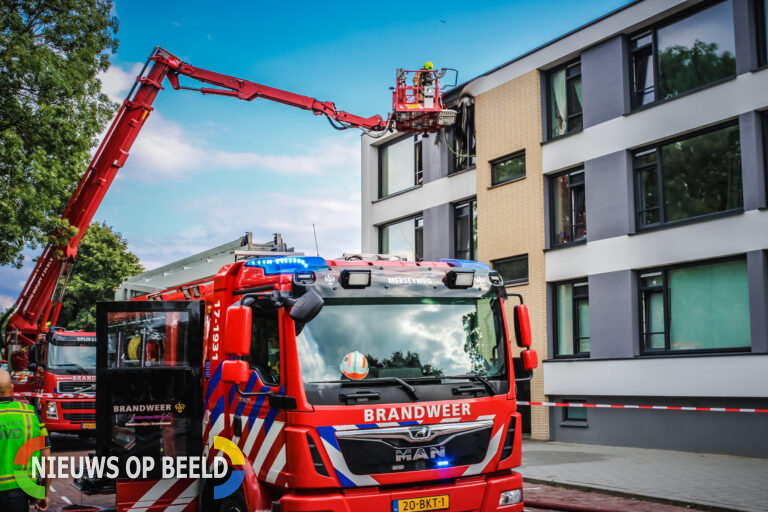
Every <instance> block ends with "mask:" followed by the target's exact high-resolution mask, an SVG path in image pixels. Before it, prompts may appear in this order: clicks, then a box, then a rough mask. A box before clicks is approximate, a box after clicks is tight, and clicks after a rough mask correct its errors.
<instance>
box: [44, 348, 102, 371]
mask: <svg viewBox="0 0 768 512" xmlns="http://www.w3.org/2000/svg"><path fill="white" fill-rule="evenodd" d="M47 365H48V366H47V367H48V369H49V370H64V371H67V372H69V373H85V372H87V371H90V372H93V371H95V370H96V344H95V343H88V342H83V341H61V340H55V341H53V342H51V343H50V344H49V345H48V355H47Z"/></svg>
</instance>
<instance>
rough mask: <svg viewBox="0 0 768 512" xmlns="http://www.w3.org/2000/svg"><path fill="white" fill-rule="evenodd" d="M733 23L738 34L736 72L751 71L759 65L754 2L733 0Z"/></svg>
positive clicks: (736, 34)
mask: <svg viewBox="0 0 768 512" xmlns="http://www.w3.org/2000/svg"><path fill="white" fill-rule="evenodd" d="M733 24H734V32H735V36H736V74H738V75H740V74H742V73H749V72H750V71H752V70H753V69H755V68H756V67H757V26H756V24H755V7H754V2H752V1H750V0H733Z"/></svg>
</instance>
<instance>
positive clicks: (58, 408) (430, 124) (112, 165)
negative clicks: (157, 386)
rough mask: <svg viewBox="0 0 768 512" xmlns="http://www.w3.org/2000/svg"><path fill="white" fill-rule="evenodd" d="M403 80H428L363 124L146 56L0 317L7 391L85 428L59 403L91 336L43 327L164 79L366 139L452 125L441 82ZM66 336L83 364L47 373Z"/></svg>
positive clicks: (90, 409)
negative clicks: (316, 118)
mask: <svg viewBox="0 0 768 512" xmlns="http://www.w3.org/2000/svg"><path fill="white" fill-rule="evenodd" d="M403 73H405V74H408V73H411V74H418V75H419V76H422V75H425V76H428V79H427V80H421V81H420V84H421V83H423V84H424V85H423V86H422V85H419V86H418V87H411V86H407V85H406V83H405V82H403V81H402V80H400V79H399V78H398V83H397V87H396V91H395V93H394V95H393V108H394V113H395V114H397V113H398V112H401V111H402V112H404V114H403V113H402V112H401V114H400V115H390V116H388V118H387V120H386V121H385V120H384V119H382V118H381V116H378V115H376V116H372V117H368V118H364V117H360V116H356V115H353V114H349V113H347V112H344V111H341V110H337V109H336V106H335V105H334V104H333V103H332V102H330V101H318V100H316V99H314V98H311V97H308V96H302V95H299V94H295V93H292V92H288V91H282V90H280V89H275V88H273V87H268V86H265V85H262V84H257V83H254V82H250V81H248V80H243V79H240V78H236V77H233V76H228V75H223V74H220V73H216V72H213V71H207V70H205V69H201V68H197V67H195V66H191V65H189V64H187V63H185V62H182V61H181V59H179V58H178V57H176V56H174V55H172V54H171V53H169V52H167V51H166V50H163V49H162V48H159V47H158V48H155V49H154V50H153V52H152V54H151V55H150V57H149V59H148V60H147V63H146V65H145V66H144V68H143V69H142V71H141V72H140V73H139V75H138V77H137V78H136V82H135V84H134V86H133V88H132V89H131V91H130V92H129V93H128V97H127V98H126V99H125V101H124V102H123V104H122V106H121V108H120V110H119V111H118V113H117V115H116V116H115V119H114V121H113V122H112V125H111V126H110V128H109V130H108V131H107V134H106V136H105V138H104V140H103V141H102V143H101V145H100V146H99V148H98V150H97V151H96V154H95V156H94V158H93V160H92V161H91V164H90V165H89V167H88V169H87V170H86V172H85V174H84V175H83V178H82V179H81V181H80V184H79V185H78V188H77V189H76V191H75V193H74V195H73V197H72V198H71V199H70V201H69V204H68V205H67V207H66V209H65V210H64V213H63V214H62V219H63V220H65V221H66V222H67V223H68V224H69V225H70V226H73V227H75V228H77V234H76V235H75V236H74V237H72V238H71V239H70V240H69V242H68V243H67V244H65V245H63V246H60V247H54V246H48V247H46V248H45V250H44V251H43V253H42V255H41V256H40V258H39V259H38V261H37V264H36V265H35V268H34V270H33V271H32V274H31V275H30V277H29V279H28V281H27V283H26V285H25V286H24V289H23V290H22V293H21V295H20V296H19V298H18V299H17V301H16V303H15V304H14V306H13V307H12V308H10V309H8V310H7V311H6V312H5V314H3V316H2V318H0V325H5V335H4V349H5V350H4V352H5V355H6V357H7V358H8V359H9V360H10V369H11V373H12V377H13V380H14V387H15V390H16V391H17V392H19V393H21V394H23V395H26V396H27V397H29V398H31V400H32V401H33V402H35V404H36V405H37V406H38V408H39V411H40V413H41V414H43V416H44V421H46V423H47V425H48V426H49V429H50V430H53V431H57V430H66V431H72V430H76V431H77V430H79V431H83V430H89V429H91V427H92V426H93V419H92V418H93V415H94V413H95V411H94V403H93V399H92V398H89V397H88V396H77V397H76V401H72V402H67V404H66V405H67V407H76V408H75V409H66V411H67V412H64V409H62V404H61V403H59V400H61V399H64V398H65V397H63V396H62V395H63V394H64V393H63V390H64V389H66V390H70V389H71V390H73V391H75V392H79V393H86V390H92V389H93V382H92V380H93V367H92V366H90V363H88V361H93V359H94V357H95V352H94V348H93V343H92V341H87V340H86V338H89V337H90V338H92V337H93V333H90V334H86V333H76V332H69V333H68V332H66V331H63V330H60V329H56V328H52V327H50V326H55V325H56V324H57V320H58V316H59V312H60V310H61V304H62V300H63V296H64V292H65V290H66V285H67V281H68V279H69V275H70V273H71V271H72V265H73V264H74V262H75V258H76V256H77V248H78V245H79V244H80V240H81V239H82V237H83V236H84V235H85V230H86V229H87V228H88V225H89V224H90V223H91V221H92V220H93V216H94V214H95V213H96V210H97V209H98V207H99V205H100V204H101V201H102V200H103V198H104V196H105V194H106V193H107V190H108V189H109V187H110V185H111V184H112V181H113V180H114V178H115V176H116V174H117V172H118V171H119V169H120V168H121V167H122V166H123V165H124V164H125V162H126V160H127V158H128V155H129V151H130V149H131V146H132V145H133V142H134V141H135V139H136V137H137V136H138V134H139V132H140V131H141V128H142V127H143V126H144V122H145V121H146V120H147V118H148V116H149V114H150V112H151V111H152V110H153V108H152V104H153V102H154V100H155V98H156V96H157V94H158V93H159V92H160V91H161V90H162V89H163V87H162V83H163V81H164V80H165V79H168V81H169V82H170V85H171V87H172V88H173V89H176V90H193V91H199V92H201V93H203V94H213V95H220V96H230V97H233V98H237V99H241V100H246V101H252V100H254V99H257V98H265V99H268V100H270V101H276V102H279V103H283V104H285V105H289V106H292V107H296V108H301V109H304V110H309V111H311V112H313V113H314V114H315V115H322V116H325V117H326V118H327V119H328V121H329V122H330V123H331V125H332V126H334V128H337V129H347V128H360V129H362V130H364V131H366V133H369V134H371V135H373V136H381V135H383V134H384V133H386V132H387V131H388V130H390V129H395V128H396V129H398V130H399V131H402V132H408V131H410V132H427V131H437V130H439V129H440V127H441V126H443V125H446V124H450V123H452V122H453V119H454V118H455V114H456V113H455V112H454V111H452V110H449V109H446V108H445V106H444V105H443V103H442V95H441V92H440V88H439V83H438V82H439V79H440V78H441V76H442V75H441V74H440V73H439V72H437V71H426V70H420V71H412V72H411V71H408V72H399V74H398V76H404V75H403ZM183 77H186V78H189V79H192V80H196V81H198V82H202V83H204V84H207V85H212V86H214V87H202V88H197V89H195V88H191V87H188V86H185V85H182V83H181V80H180V79H181V78H183ZM406 89H407V94H406ZM414 95H417V96H419V97H420V98H421V102H420V103H419V100H416V99H413V98H414ZM406 97H407V98H411V99H410V100H407V103H403V102H402V99H403V98H406ZM398 98H400V100H401V101H398ZM6 320H7V322H6ZM54 331H55V332H54ZM73 337H74V338H80V340H78V341H77V343H78V345H77V351H78V357H81V358H83V359H78V360H71V361H67V362H68V363H69V364H70V365H71V366H69V367H66V368H64V369H59V370H62V371H58V370H56V371H53V369H51V368H50V364H49V362H48V361H47V360H46V359H45V357H46V355H47V354H50V353H55V354H59V353H62V350H63V351H64V352H66V353H72V352H73V350H74V348H72V346H70V345H69V341H67V340H72V339H73ZM59 347H62V348H61V349H60V348H59ZM64 347H69V348H64ZM30 356H31V357H30ZM38 357H42V359H38ZM83 363H86V364H83ZM30 364H32V368H30ZM33 369H34V371H33ZM80 380H82V382H79V381H80ZM59 381H62V382H61V383H60V382H59ZM70 381H71V382H70ZM75 418H77V419H75ZM81 420H82V421H81Z"/></svg>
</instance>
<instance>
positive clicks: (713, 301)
mask: <svg viewBox="0 0 768 512" xmlns="http://www.w3.org/2000/svg"><path fill="white" fill-rule="evenodd" d="M639 278H640V308H641V316H640V324H641V325H640V330H641V332H640V335H641V343H642V349H643V352H644V353H656V352H680V351H691V350H695V351H713V350H715V351H716V350H734V349H748V348H749V347H750V332H749V289H748V281H747V262H746V259H745V258H739V259H735V260H730V261H725V262H718V263H711V262H707V263H703V264H701V263H699V264H695V265H687V266H680V267H673V268H665V269H655V270H649V271H643V272H641V273H640V274H639Z"/></svg>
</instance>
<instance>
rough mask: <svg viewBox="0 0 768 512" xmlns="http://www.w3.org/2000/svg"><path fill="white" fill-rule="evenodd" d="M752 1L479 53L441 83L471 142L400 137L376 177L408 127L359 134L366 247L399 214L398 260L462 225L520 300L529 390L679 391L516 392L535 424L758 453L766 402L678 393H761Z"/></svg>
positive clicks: (761, 163) (761, 263)
mask: <svg viewBox="0 0 768 512" xmlns="http://www.w3.org/2000/svg"><path fill="white" fill-rule="evenodd" d="M766 4H768V0H719V1H676V0H640V1H636V2H633V3H630V4H628V5H627V6H625V7H623V8H621V9H618V10H616V11H614V12H612V13H609V14H608V15H606V16H603V17H602V18H600V19H598V20H595V21H593V22H591V23H589V24H587V25H585V26H583V27H581V28H579V29H576V30H574V31H573V32H570V33H568V34H565V35H563V36H561V37H560V38H558V39H556V40H554V41H552V42H550V43H548V44H546V45H543V46H542V47H539V48H537V49H535V50H533V51H531V52H529V53H527V54H525V55H523V56H520V57H518V58H516V59H514V60H511V61H510V62H508V63H505V64H503V65H502V66H499V67H498V68H495V69H493V70H489V71H488V72H486V73H484V74H483V75H481V76H479V77H477V78H475V79H472V80H471V81H469V82H467V83H465V84H463V85H461V86H460V87H457V88H456V89H454V90H452V91H451V94H450V95H449V98H450V100H451V101H452V102H454V103H456V104H459V103H460V104H463V105H470V106H471V107H472V113H473V123H466V124H467V125H471V124H474V134H475V137H474V139H473V144H474V146H475V147H474V151H473V152H472V151H471V150H469V149H466V148H465V150H464V152H458V151H456V147H457V143H456V141H455V137H454V134H453V133H452V131H449V132H448V133H445V134H440V135H439V136H437V137H436V136H434V135H430V138H427V139H420V138H418V137H417V138H413V137H412V136H411V137H409V138H408V139H407V140H408V141H409V145H408V149H409V151H410V155H411V158H412V159H413V164H412V167H410V168H409V169H411V170H412V171H413V181H411V182H409V183H408V186H407V187H404V188H401V189H399V190H397V191H396V192H395V193H394V194H392V193H389V190H390V189H388V188H385V189H384V190H383V192H384V193H382V189H381V188H379V187H380V184H381V182H382V180H381V179H380V176H381V173H382V170H384V171H386V172H390V171H389V169H390V162H391V160H389V159H388V158H389V155H388V154H387V153H388V149H387V148H389V147H392V146H389V144H392V145H396V144H403V146H402V147H401V148H400V149H401V150H402V151H403V153H404V152H405V145H404V142H403V141H405V140H406V139H399V138H397V136H396V135H395V136H393V137H392V138H390V139H388V140H386V141H372V140H369V139H366V138H364V139H363V150H364V151H363V243H364V249H366V250H370V251H380V250H387V249H390V250H392V249H394V251H393V252H397V251H398V250H400V249H401V248H402V247H399V246H397V244H393V242H392V240H393V238H392V237H393V233H394V234H399V233H401V232H404V231H403V230H402V229H401V228H400V227H395V228H393V227H392V226H397V223H398V222H403V221H405V220H407V219H413V220H412V222H413V237H414V238H413V240H414V243H413V244H412V247H413V248H414V252H413V257H423V258H425V259H434V258H436V257H455V256H457V255H459V254H466V250H465V248H466V247H467V243H466V239H467V235H466V232H467V230H466V226H467V225H469V226H470V227H471V228H472V229H471V230H470V231H469V233H470V239H471V242H472V243H471V244H470V247H469V256H471V257H474V258H475V259H479V260H481V261H486V262H489V263H491V264H492V265H494V266H496V267H497V268H499V269H500V271H501V272H502V274H503V275H504V277H505V280H506V281H507V282H508V283H509V285H510V286H515V287H520V289H521V290H523V293H524V294H525V295H526V297H528V296H529V295H530V297H531V299H530V302H531V306H530V307H531V308H532V309H534V310H538V311H537V313H538V314H539V315H540V316H539V317H534V318H533V321H534V323H535V325H536V327H537V328H539V327H540V328H541V330H542V332H541V333H540V334H538V335H537V337H538V338H539V340H541V343H542V347H541V348H538V350H539V354H540V355H541V356H542V359H544V363H543V365H542V366H543V372H539V373H540V374H543V381H542V382H541V383H539V382H536V381H535V382H534V383H533V385H532V387H531V396H532V398H533V399H534V400H535V399H536V398H537V397H542V398H543V397H544V396H546V397H547V398H548V399H549V400H551V401H558V402H573V403H589V404H591V403H601V404H632V405H664V406H673V407H682V408H684V409H683V410H653V409H615V408H612V409H603V408H564V407H561V408H544V407H538V408H536V407H532V409H533V411H531V416H532V428H531V431H532V435H534V436H535V437H539V438H550V439H554V440H560V441H571V442H583V443H595V444H610V445H626V446H640V447H654V448H668V449H679V450H690V451H702V452H713V453H729V454H738V455H748V456H761V457H765V456H768V443H766V442H765V432H766V431H768V415H766V414H760V413H749V412H703V411H695V410H686V409H689V408H696V407H716V408H728V409H739V410H744V409H746V410H749V409H755V408H758V409H760V408H762V409H766V408H768V211H767V210H766V208H767V207H768V200H767V197H768V180H767V179H766V161H767V160H766V148H768V92H767V91H768V43H767V42H766V13H768V5H766ZM460 138H461V137H459V139H460ZM465 139H466V140H469V139H470V138H468V137H465ZM419 144H420V147H419V146H418V145H419ZM464 146H468V144H464ZM455 153H459V155H465V154H466V155H474V158H469V157H467V158H466V160H473V162H472V163H471V165H468V166H467V169H456V168H455V165H454V164H455V163H456V161H457V160H460V159H459V157H457V156H456V155H455ZM382 154H384V156H382ZM382 159H383V162H382ZM386 172H385V173H386ZM419 173H421V174H419ZM396 188H398V187H396ZM393 190H394V189H393ZM465 205H469V208H468V209H466V208H465ZM467 211H468V212H469V213H468V215H469V219H471V220H470V221H469V223H468V221H467V220H465V218H466V216H465V212H467ZM409 226H410V224H409ZM408 232H409V233H410V231H408ZM417 242H418V243H417ZM460 251H464V252H460ZM523 267H525V273H524V272H523ZM523 274H525V275H523ZM523 279H525V280H523ZM544 340H546V342H544ZM539 386H540V387H539Z"/></svg>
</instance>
